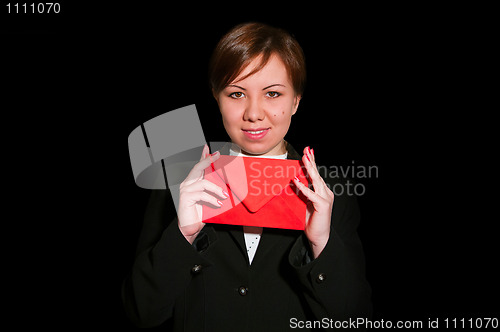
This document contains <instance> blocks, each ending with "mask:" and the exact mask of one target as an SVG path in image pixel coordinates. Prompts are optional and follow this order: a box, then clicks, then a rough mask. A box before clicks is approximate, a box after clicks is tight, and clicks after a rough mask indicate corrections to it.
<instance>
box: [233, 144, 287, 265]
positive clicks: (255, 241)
mask: <svg viewBox="0 0 500 332" xmlns="http://www.w3.org/2000/svg"><path fill="white" fill-rule="evenodd" d="M229 155H230V156H242V157H249V156H248V155H245V154H243V153H241V149H240V148H239V147H238V146H237V145H236V144H232V145H231V148H230V149H229ZM287 156H288V152H286V153H285V154H281V155H278V156H254V157H255V158H270V159H286V158H287ZM243 234H244V236H245V244H246V246H247V254H248V261H249V262H250V264H252V261H253V258H254V256H255V253H256V252H257V247H258V246H259V241H260V237H261V235H262V227H255V226H243Z"/></svg>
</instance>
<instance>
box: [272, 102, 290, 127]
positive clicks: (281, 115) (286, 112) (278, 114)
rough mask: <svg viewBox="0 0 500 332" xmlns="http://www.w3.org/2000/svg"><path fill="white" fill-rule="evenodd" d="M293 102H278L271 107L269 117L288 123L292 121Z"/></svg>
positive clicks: (277, 121) (274, 120)
mask: <svg viewBox="0 0 500 332" xmlns="http://www.w3.org/2000/svg"><path fill="white" fill-rule="evenodd" d="M292 112H293V109H292V103H291V102H290V101H288V100H287V101H285V102H282V103H276V104H275V105H273V107H272V108H271V109H270V112H269V118H270V120H271V121H273V122H276V123H280V122H284V123H288V122H290V118H291V117H292Z"/></svg>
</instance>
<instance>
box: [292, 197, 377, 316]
mask: <svg viewBox="0 0 500 332" xmlns="http://www.w3.org/2000/svg"><path fill="white" fill-rule="evenodd" d="M359 219H360V214H359V209H358V204H357V199H356V197H355V196H349V195H347V194H344V195H339V196H336V197H335V201H334V206H333V212H332V223H331V228H330V238H329V240H328V243H327V245H326V246H325V248H324V249H323V251H322V252H321V254H320V255H319V256H318V257H317V258H316V259H314V260H311V259H310V258H309V257H308V251H309V244H308V241H307V238H306V236H305V235H304V234H303V235H302V237H300V238H299V239H298V240H297V241H296V243H295V244H294V245H293V247H292V250H291V251H290V256H289V261H290V264H291V265H292V266H293V268H294V270H295V271H296V274H297V277H298V279H299V281H300V284H301V285H302V286H303V290H304V297H305V299H306V301H307V304H308V305H309V307H310V309H311V311H312V312H313V313H314V315H315V316H316V318H317V319H322V318H325V317H327V318H329V319H334V320H342V321H343V320H349V319H350V318H351V319H356V318H358V317H363V318H370V317H371V313H372V305H371V288H370V286H369V284H368V282H367V280H366V278H365V259H364V254H363V248H362V245H361V241H360V239H359V236H358V234H357V227H358V225H359Z"/></svg>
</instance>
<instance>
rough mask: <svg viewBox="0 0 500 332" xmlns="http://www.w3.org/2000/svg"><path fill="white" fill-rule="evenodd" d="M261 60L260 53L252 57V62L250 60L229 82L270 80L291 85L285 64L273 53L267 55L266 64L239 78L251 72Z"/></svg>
mask: <svg viewBox="0 0 500 332" xmlns="http://www.w3.org/2000/svg"><path fill="white" fill-rule="evenodd" d="M261 61H262V56H261V55H260V56H258V57H256V58H255V59H253V60H252V62H250V63H249V64H248V66H247V67H246V68H245V69H243V71H242V72H241V73H240V74H239V75H238V77H236V79H235V80H234V81H233V82H231V84H232V83H237V82H238V83H240V84H241V83H246V84H259V83H262V84H266V83H269V82H270V81H273V82H272V83H273V84H275V83H281V84H284V85H286V86H291V84H290V79H289V76H288V71H287V69H286V66H285V64H284V63H283V61H282V60H281V58H280V57H279V56H278V55H275V54H272V55H271V56H270V57H269V60H268V61H267V63H266V65H265V66H264V67H263V68H262V69H261V70H259V71H258V72H256V73H254V74H252V75H250V76H248V77H246V78H245V79H243V80H241V78H243V77H245V76H246V75H248V74H249V73H251V72H252V71H253V70H254V69H255V68H256V67H258V66H259V65H260V63H261Z"/></svg>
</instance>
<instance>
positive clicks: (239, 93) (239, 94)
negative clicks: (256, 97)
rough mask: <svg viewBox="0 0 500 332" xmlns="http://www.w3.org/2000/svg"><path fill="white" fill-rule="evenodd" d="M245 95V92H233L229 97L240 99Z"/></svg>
mask: <svg viewBox="0 0 500 332" xmlns="http://www.w3.org/2000/svg"><path fill="white" fill-rule="evenodd" d="M244 96H245V95H244V94H243V92H233V93H231V94H230V95H229V97H231V98H234V99H240V98H243V97H244Z"/></svg>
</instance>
